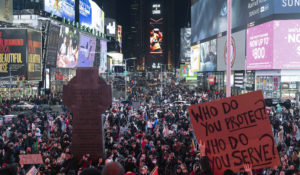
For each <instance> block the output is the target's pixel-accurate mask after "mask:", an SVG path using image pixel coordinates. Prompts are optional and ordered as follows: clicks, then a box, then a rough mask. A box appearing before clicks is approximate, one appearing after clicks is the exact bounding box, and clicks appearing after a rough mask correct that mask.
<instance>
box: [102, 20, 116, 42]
mask: <svg viewBox="0 0 300 175" xmlns="http://www.w3.org/2000/svg"><path fill="white" fill-rule="evenodd" d="M105 26H106V35H107V36H111V37H116V33H117V23H116V20H114V19H112V18H105Z"/></svg>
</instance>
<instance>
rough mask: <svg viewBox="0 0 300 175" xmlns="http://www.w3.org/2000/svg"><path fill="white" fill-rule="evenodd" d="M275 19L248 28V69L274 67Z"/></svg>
mask: <svg viewBox="0 0 300 175" xmlns="http://www.w3.org/2000/svg"><path fill="white" fill-rule="evenodd" d="M273 33H274V32H273V21H271V22H267V23H264V24H261V25H258V26H255V27H251V28H249V29H247V44H246V45H247V50H246V55H247V59H246V64H247V65H246V66H247V70H261V69H272V68H273Z"/></svg>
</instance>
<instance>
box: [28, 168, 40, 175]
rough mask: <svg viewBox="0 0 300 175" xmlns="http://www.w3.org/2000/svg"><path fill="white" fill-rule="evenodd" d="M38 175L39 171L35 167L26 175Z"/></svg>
mask: <svg viewBox="0 0 300 175" xmlns="http://www.w3.org/2000/svg"><path fill="white" fill-rule="evenodd" d="M37 173H38V170H37V169H36V168H35V166H33V167H31V168H30V170H29V171H28V172H27V173H26V175H36V174H37Z"/></svg>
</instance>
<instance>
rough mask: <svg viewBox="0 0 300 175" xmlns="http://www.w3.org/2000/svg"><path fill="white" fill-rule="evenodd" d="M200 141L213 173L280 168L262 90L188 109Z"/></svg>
mask: <svg viewBox="0 0 300 175" xmlns="http://www.w3.org/2000/svg"><path fill="white" fill-rule="evenodd" d="M188 110H189V115H190V118H191V122H192V126H193V129H194V131H195V134H196V137H197V140H198V142H199V140H202V141H203V142H205V145H206V155H207V156H208V158H209V161H210V165H211V168H212V169H213V171H214V174H223V172H224V171H225V170H226V169H231V170H233V171H235V172H241V171H243V165H244V164H246V163H248V164H252V169H260V168H265V167H272V166H274V165H279V163H280V161H279V156H278V152H277V149H276V143H275V141H274V137H273V133H272V129H271V124H270V121H269V117H268V115H267V113H266V106H265V102H264V98H263V95H262V92H261V91H256V92H252V93H248V94H244V95H239V96H234V97H231V98H225V99H222V100H217V101H213V102H209V103H203V104H197V105H193V106H190V107H188Z"/></svg>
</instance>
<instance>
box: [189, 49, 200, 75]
mask: <svg viewBox="0 0 300 175" xmlns="http://www.w3.org/2000/svg"><path fill="white" fill-rule="evenodd" d="M191 71H192V72H199V71H200V44H197V45H194V46H192V47H191Z"/></svg>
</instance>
